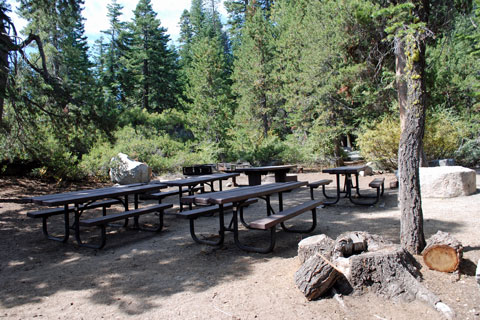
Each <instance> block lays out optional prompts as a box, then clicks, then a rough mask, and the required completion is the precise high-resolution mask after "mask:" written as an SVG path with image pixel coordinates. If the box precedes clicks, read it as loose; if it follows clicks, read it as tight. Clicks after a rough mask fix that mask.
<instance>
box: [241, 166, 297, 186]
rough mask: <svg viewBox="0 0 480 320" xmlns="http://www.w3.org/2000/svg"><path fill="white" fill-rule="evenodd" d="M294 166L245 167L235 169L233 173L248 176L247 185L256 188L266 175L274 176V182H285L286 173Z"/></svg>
mask: <svg viewBox="0 0 480 320" xmlns="http://www.w3.org/2000/svg"><path fill="white" fill-rule="evenodd" d="M296 167H297V166H296V165H279V166H263V167H247V168H235V170H234V172H238V173H244V174H246V175H247V176H248V185H249V186H256V185H259V184H261V183H262V175H267V174H268V173H274V174H275V182H286V181H287V173H288V172H289V171H290V169H292V168H296Z"/></svg>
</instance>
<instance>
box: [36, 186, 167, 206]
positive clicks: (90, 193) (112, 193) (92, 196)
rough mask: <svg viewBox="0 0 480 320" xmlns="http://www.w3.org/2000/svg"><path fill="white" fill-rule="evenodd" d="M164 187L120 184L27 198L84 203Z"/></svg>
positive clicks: (55, 203)
mask: <svg viewBox="0 0 480 320" xmlns="http://www.w3.org/2000/svg"><path fill="white" fill-rule="evenodd" d="M166 187H167V186H166V185H164V184H161V183H152V184H131V185H120V186H113V187H106V188H99V189H87V190H78V191H73V192H66V193H56V194H48V195H44V196H38V197H32V198H29V199H28V200H29V201H30V202H33V203H37V204H41V205H48V206H60V205H66V204H71V203H84V202H88V201H94V200H99V199H103V198H114V197H121V196H125V195H130V194H141V193H146V192H152V191H157V190H159V189H162V188H166Z"/></svg>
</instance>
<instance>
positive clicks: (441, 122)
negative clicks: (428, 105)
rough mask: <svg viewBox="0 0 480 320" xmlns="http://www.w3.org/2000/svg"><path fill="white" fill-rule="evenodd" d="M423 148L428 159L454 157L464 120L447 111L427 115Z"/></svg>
mask: <svg viewBox="0 0 480 320" xmlns="http://www.w3.org/2000/svg"><path fill="white" fill-rule="evenodd" d="M425 126H426V128H425V135H424V137H423V148H424V151H425V155H426V156H427V159H428V160H434V159H445V158H453V156H454V153H455V150H457V149H458V146H459V145H460V141H461V137H462V134H463V133H462V131H463V130H462V128H463V124H462V122H461V121H460V120H459V119H457V118H456V117H455V116H453V115H452V114H451V113H449V112H446V111H440V112H435V113H433V114H431V115H430V116H428V117H427V120H426V124H425Z"/></svg>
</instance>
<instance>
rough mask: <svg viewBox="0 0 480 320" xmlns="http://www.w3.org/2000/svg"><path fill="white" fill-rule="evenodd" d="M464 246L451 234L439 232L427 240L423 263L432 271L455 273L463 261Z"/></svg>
mask: <svg viewBox="0 0 480 320" xmlns="http://www.w3.org/2000/svg"><path fill="white" fill-rule="evenodd" d="M462 255H463V246H462V244H461V243H460V242H459V241H458V240H457V239H455V238H453V237H452V236H451V235H450V234H449V233H447V232H442V231H438V232H437V233H436V234H434V235H433V236H432V237H431V238H430V239H428V240H427V246H426V247H425V249H424V250H423V252H422V256H423V261H424V262H425V264H426V265H427V266H428V267H429V268H430V269H432V270H437V271H442V272H453V271H456V270H457V269H458V266H459V265H460V261H461V260H462Z"/></svg>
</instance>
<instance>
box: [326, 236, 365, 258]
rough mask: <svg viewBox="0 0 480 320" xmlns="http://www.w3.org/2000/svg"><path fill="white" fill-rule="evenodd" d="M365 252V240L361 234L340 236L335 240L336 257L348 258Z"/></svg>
mask: <svg viewBox="0 0 480 320" xmlns="http://www.w3.org/2000/svg"><path fill="white" fill-rule="evenodd" d="M365 250H367V239H366V238H365V235H364V233H363V232H349V233H346V234H341V235H340V236H338V237H337V239H336V240H335V252H334V254H335V255H336V256H341V257H349V256H351V255H352V254H359V253H361V252H363V251H365Z"/></svg>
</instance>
